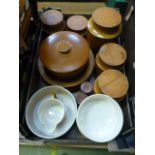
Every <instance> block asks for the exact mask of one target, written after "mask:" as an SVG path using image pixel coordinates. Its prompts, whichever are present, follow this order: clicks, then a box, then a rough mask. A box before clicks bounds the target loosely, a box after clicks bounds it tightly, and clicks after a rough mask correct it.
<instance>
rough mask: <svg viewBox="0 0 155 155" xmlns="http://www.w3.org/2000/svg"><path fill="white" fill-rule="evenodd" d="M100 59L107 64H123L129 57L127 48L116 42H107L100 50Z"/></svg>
mask: <svg viewBox="0 0 155 155" xmlns="http://www.w3.org/2000/svg"><path fill="white" fill-rule="evenodd" d="M99 57H100V59H101V60H102V61H103V62H104V63H105V64H107V65H110V66H119V65H122V64H123V63H124V62H125V61H126V58H127V54H126V50H125V49H124V48H123V47H122V46H120V45H119V44H116V43H106V44H104V45H103V46H102V47H101V48H100V50H99Z"/></svg>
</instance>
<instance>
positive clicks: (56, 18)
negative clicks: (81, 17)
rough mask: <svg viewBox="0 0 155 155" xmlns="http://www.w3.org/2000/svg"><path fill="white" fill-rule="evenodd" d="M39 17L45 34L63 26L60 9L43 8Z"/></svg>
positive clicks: (62, 28) (60, 29)
mask: <svg viewBox="0 0 155 155" xmlns="http://www.w3.org/2000/svg"><path fill="white" fill-rule="evenodd" d="M40 19H41V23H42V28H43V31H44V32H45V33H47V34H52V33H54V32H57V31H63V30H64V28H65V22H64V17H63V14H62V12H60V11H57V10H45V11H43V12H42V14H41V17H40Z"/></svg>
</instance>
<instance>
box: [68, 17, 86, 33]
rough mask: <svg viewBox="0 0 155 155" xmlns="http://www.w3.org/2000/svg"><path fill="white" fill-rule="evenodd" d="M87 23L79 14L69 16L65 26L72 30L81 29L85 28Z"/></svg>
mask: <svg viewBox="0 0 155 155" xmlns="http://www.w3.org/2000/svg"><path fill="white" fill-rule="evenodd" d="M87 24H88V20H87V18H85V17H84V16H80V15H74V16H71V17H69V18H68V20H67V27H68V28H69V29H71V30H73V31H82V30H84V29H86V28H87Z"/></svg>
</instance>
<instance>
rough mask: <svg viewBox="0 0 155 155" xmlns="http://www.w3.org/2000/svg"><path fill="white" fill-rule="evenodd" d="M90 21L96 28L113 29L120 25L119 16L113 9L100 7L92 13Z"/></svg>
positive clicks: (120, 18) (120, 19)
mask: <svg viewBox="0 0 155 155" xmlns="http://www.w3.org/2000/svg"><path fill="white" fill-rule="evenodd" d="M92 19H93V21H94V22H95V24H97V25H98V26H101V27H104V28H114V27H117V26H118V25H120V24H121V21H122V17H121V14H120V13H119V12H118V11H116V10H115V9H114V8H110V7H101V8H98V9H96V10H95V11H94V12H93V15H92Z"/></svg>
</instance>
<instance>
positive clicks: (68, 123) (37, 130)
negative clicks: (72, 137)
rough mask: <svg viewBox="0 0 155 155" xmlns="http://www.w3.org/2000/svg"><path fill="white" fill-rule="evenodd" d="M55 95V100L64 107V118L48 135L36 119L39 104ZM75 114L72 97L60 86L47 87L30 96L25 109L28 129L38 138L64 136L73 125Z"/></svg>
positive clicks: (75, 108)
mask: <svg viewBox="0 0 155 155" xmlns="http://www.w3.org/2000/svg"><path fill="white" fill-rule="evenodd" d="M51 94H56V99H58V100H60V101H61V102H62V103H63V105H64V110H65V116H64V118H63V120H62V121H61V122H60V123H59V124H58V126H57V127H56V129H55V130H54V131H53V132H52V133H50V132H47V131H46V130H45V127H44V125H43V124H42V123H41V122H40V120H39V118H38V110H39V107H40V104H42V103H43V102H44V101H45V100H47V99H49V98H51ZM76 114H77V104H76V101H75V98H74V96H73V95H72V94H71V93H70V92H69V91H68V90H67V89H65V88H63V87H61V86H56V85H52V86H47V87H44V88H42V89H40V90H38V91H37V92H36V93H34V94H33V95H32V97H31V98H30V100H29V102H28V104H27V107H26V122H27V125H28V127H29V129H30V130H31V131H32V132H33V133H34V134H35V135H36V136H38V137H41V138H45V139H54V138H57V137H60V136H62V135H63V134H65V133H66V132H67V131H68V130H69V129H70V128H71V127H72V125H73V123H74V121H75V118H76Z"/></svg>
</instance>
